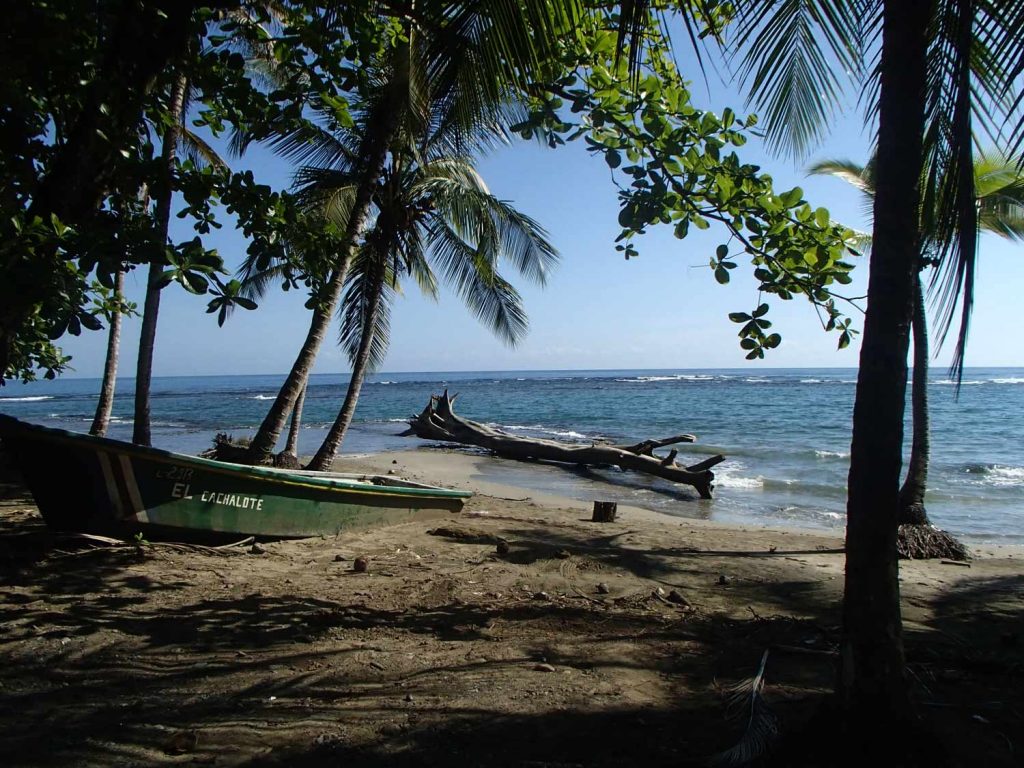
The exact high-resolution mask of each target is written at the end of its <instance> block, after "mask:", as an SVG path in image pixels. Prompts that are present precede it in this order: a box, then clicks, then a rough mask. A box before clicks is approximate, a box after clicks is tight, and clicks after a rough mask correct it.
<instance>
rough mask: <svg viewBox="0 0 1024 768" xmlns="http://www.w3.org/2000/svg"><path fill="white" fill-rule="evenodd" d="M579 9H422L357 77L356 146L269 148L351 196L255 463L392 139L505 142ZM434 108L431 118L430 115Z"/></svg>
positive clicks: (288, 406) (329, 304) (319, 337)
mask: <svg viewBox="0 0 1024 768" xmlns="http://www.w3.org/2000/svg"><path fill="white" fill-rule="evenodd" d="M578 10H579V9H578V7H577V6H576V4H575V3H573V2H566V3H543V4H540V3H525V4H519V3H515V4H512V5H511V6H507V5H504V4H491V3H487V2H482V1H474V2H466V3H462V4H455V5H452V4H446V3H441V2H428V3H425V4H423V5H422V6H421V7H420V8H419V9H418V12H417V13H415V14H410V15H409V16H406V17H405V18H404V19H403V21H402V23H403V25H404V26H405V30H406V39H405V40H404V41H403V42H400V43H398V44H396V45H394V46H393V47H391V48H389V49H387V50H386V51H385V52H384V53H383V55H382V56H381V57H380V59H379V60H378V61H375V62H369V63H368V66H367V67H366V68H364V70H363V71H362V72H361V73H360V74H361V77H362V78H363V79H362V81H361V86H360V87H359V88H358V89H357V92H358V93H359V94H360V96H361V97H362V105H361V108H360V109H359V110H358V114H357V115H356V122H357V124H358V125H359V128H360V130H359V133H358V135H359V137H360V138H359V143H358V146H355V147H345V146H342V145H340V144H339V143H338V142H337V140H336V138H335V137H331V136H328V135H327V134H326V133H325V132H316V131H314V132H312V133H310V132H309V131H308V130H303V131H301V132H299V133H291V134H284V135H278V136H275V137H274V138H272V139H271V142H270V143H271V145H272V146H274V147H275V148H276V149H277V150H278V151H280V152H281V153H282V154H284V155H285V156H286V157H289V158H290V159H292V160H294V161H297V162H299V163H300V164H304V163H307V162H309V161H310V160H319V164H321V165H324V166H327V165H330V166H332V167H335V168H336V169H339V170H345V171H346V172H347V173H348V174H349V177H350V184H349V186H347V187H346V188H345V189H346V195H347V199H346V202H345V205H346V206H347V216H346V225H345V230H344V234H343V236H342V238H341V243H340V244H339V245H338V247H337V250H336V252H335V253H334V254H332V255H331V267H330V269H329V270H328V271H327V280H326V281H325V283H324V285H323V286H322V288H321V290H320V291H319V293H318V295H317V297H316V301H315V304H316V306H315V309H314V313H313V318H312V320H311V323H310V328H309V331H308V333H307V334H306V338H305V340H304V341H303V344H302V346H301V348H300V349H299V353H298V355H297V356H296V359H295V362H294V363H293V365H292V367H291V370H290V371H289V373H288V376H287V377H286V379H285V381H284V383H283V384H282V386H281V389H280V391H279V392H278V395H277V397H276V398H275V400H274V403H273V404H272V405H271V408H270V411H269V412H268V413H267V416H266V417H265V418H264V419H263V422H262V423H261V424H260V427H259V429H258V430H257V432H256V434H255V435H254V436H253V439H252V442H251V443H250V448H249V459H250V461H251V462H252V463H254V464H266V463H270V462H271V461H272V455H273V450H274V447H275V445H276V443H277V440H278V438H279V436H280V434H281V431H282V430H283V428H284V424H285V421H286V420H287V418H288V414H289V413H291V411H292V409H293V408H294V404H295V401H296V399H297V398H298V396H299V393H300V392H301V391H302V390H303V388H304V387H305V384H306V381H307V380H308V377H309V372H310V370H311V369H312V366H313V362H314V361H315V359H316V356H317V354H318V352H319V350H320V346H321V345H322V343H323V339H324V338H325V336H326V333H327V329H328V327H329V326H330V321H331V317H332V315H333V313H334V311H335V309H336V307H337V305H338V301H339V299H340V297H341V294H342V289H343V287H344V284H345V279H346V275H347V273H348V268H349V264H350V263H351V262H352V260H353V257H354V256H355V254H356V252H357V250H358V248H359V241H360V239H361V237H362V234H363V231H364V229H365V227H366V224H367V221H368V216H369V212H370V208H371V202H372V196H373V194H374V193H375V191H376V189H377V187H378V184H379V181H380V179H381V178H382V176H383V173H384V169H385V165H386V163H387V159H388V156H389V153H390V152H391V149H392V146H393V145H394V143H395V140H396V139H397V138H398V136H399V135H400V134H401V133H402V132H403V131H404V132H405V133H406V134H407V135H422V134H423V132H424V129H423V128H422V126H423V125H424V123H423V121H424V120H426V119H431V120H435V121H437V124H438V125H439V126H444V127H445V132H446V134H447V136H448V137H449V140H450V141H452V142H454V144H453V146H455V147H457V148H458V149H460V150H462V151H465V150H474V151H475V150H476V149H479V148H482V147H486V146H489V145H492V144H494V143H497V142H500V141H502V140H503V139H504V136H505V133H504V129H503V126H506V125H511V124H514V123H515V122H519V121H520V120H521V119H522V118H523V115H524V113H523V111H522V108H521V106H520V100H521V99H522V90H521V86H523V85H524V84H525V82H526V75H527V74H529V73H535V72H537V71H538V70H539V69H540V68H541V66H542V65H543V64H550V62H551V61H552V60H553V59H554V52H555V50H556V49H557V47H558V45H559V44H560V42H561V41H562V39H564V37H565V36H567V35H572V34H574V26H573V23H574V21H575V19H576V14H577V12H578ZM428 94H429V95H428ZM428 102H429V109H430V112H429V114H428V113H425V111H424V110H425V108H427V107H428ZM323 111H324V112H328V111H329V109H327V108H325V109H324V110H323ZM418 126H419V127H418Z"/></svg>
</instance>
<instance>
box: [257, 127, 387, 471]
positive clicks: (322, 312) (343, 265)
mask: <svg viewBox="0 0 1024 768" xmlns="http://www.w3.org/2000/svg"><path fill="white" fill-rule="evenodd" d="M398 122H399V116H398V113H397V111H396V110H392V111H391V112H389V114H388V115H387V117H386V118H385V120H384V121H383V125H382V126H381V128H382V130H380V131H378V132H377V133H376V134H375V139H376V141H375V144H374V146H373V148H372V153H371V156H370V160H369V162H368V163H367V164H366V166H365V168H364V170H363V173H362V175H361V177H360V179H359V184H358V186H357V188H356V195H355V200H354V201H353V203H352V213H351V215H350V217H349V221H348V226H347V227H346V230H345V241H344V244H343V245H342V247H341V248H340V249H339V257H338V261H337V263H336V266H335V268H334V273H333V275H332V276H331V280H330V282H329V283H328V285H327V292H326V295H325V296H324V298H323V300H322V301H321V302H320V304H319V305H318V306H317V308H316V309H315V310H314V311H313V319H312V322H311V323H310V326H309V332H308V333H307V334H306V340H305V341H304V342H303V344H302V348H301V349H300V350H299V354H298V356H297V357H296V358H295V363H294V364H293V365H292V369H291V371H290V372H289V373H288V377H287V378H286V379H285V381H284V384H282V385H281V390H280V391H279V392H278V393H277V398H275V400H274V404H273V405H272V406H271V407H270V412H269V413H267V416H266V418H264V419H263V423H262V424H260V428H259V430H257V432H256V435H255V436H254V437H253V439H252V442H251V443H250V445H249V461H250V462H251V463H253V464H270V463H272V461H273V454H274V447H275V446H276V445H277V440H278V438H279V437H280V436H281V431H282V430H283V429H284V424H285V421H286V420H287V419H288V414H289V413H291V412H292V409H293V408H294V407H295V401H296V400H297V399H298V397H299V393H300V392H302V391H303V390H304V389H305V386H306V381H307V380H308V379H309V374H310V371H311V370H312V368H313V363H314V361H315V360H316V356H317V353H318V352H319V351H320V346H321V345H322V344H323V340H324V336H325V335H326V333H327V328H328V327H329V326H330V324H331V317H332V316H333V315H334V310H335V308H336V307H337V306H338V300H339V299H340V297H341V289H342V286H343V285H344V283H345V275H346V273H347V272H348V265H349V264H350V263H351V261H352V256H353V254H354V253H355V249H356V245H357V241H358V239H359V237H360V236H361V235H362V232H363V229H364V227H365V226H366V221H367V218H368V216H369V213H370V201H371V199H372V197H373V192H374V190H375V189H376V187H377V183H378V180H379V179H380V175H381V173H382V171H383V169H384V163H385V162H386V161H387V155H388V149H389V147H390V145H391V141H392V139H393V137H394V135H395V132H396V131H397V129H398Z"/></svg>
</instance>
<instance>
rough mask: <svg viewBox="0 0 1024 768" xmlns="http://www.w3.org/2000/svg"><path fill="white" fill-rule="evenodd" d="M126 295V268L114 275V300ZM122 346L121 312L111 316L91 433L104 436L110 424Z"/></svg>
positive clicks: (119, 299)
mask: <svg viewBox="0 0 1024 768" xmlns="http://www.w3.org/2000/svg"><path fill="white" fill-rule="evenodd" d="M123 295H124V270H122V269H119V270H117V274H116V275H115V277H114V301H116V302H120V301H121V297H122V296H123ZM120 347H121V313H120V312H114V313H113V314H112V315H111V316H110V329H109V331H108V335H107V359H106V362H105V363H104V365H103V384H102V385H101V386H100V400H99V402H98V403H97V404H96V416H95V418H93V420H92V426H91V427H90V428H89V434H90V435H96V436H98V437H103V436H104V435H106V434H107V429H108V428H109V426H110V414H111V412H112V411H113V410H114V386H115V383H116V381H117V356H118V352H119V350H120Z"/></svg>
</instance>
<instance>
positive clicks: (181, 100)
mask: <svg viewBox="0 0 1024 768" xmlns="http://www.w3.org/2000/svg"><path fill="white" fill-rule="evenodd" d="M187 90H188V80H187V79H186V77H185V76H184V75H178V77H177V79H175V81H174V87H173V88H172V89H171V102H170V104H169V105H168V111H169V112H170V125H169V126H168V127H167V132H166V133H165V134H164V143H163V147H162V148H161V151H160V170H161V173H162V175H163V179H161V183H160V188H159V189H158V190H157V198H156V213H155V218H156V237H157V240H158V242H159V243H160V245H161V247H163V246H166V245H167V234H168V230H169V229H170V223H171V200H172V198H173V197H174V185H173V178H174V163H175V159H176V157H177V154H178V139H179V137H180V136H181V121H182V118H183V117H184V114H183V113H184V110H185V93H186V91H187ZM163 271H164V262H163V260H162V259H154V260H153V261H151V262H150V264H149V274H148V278H147V281H146V301H145V304H144V305H143V309H142V330H141V331H140V333H139V359H138V363H137V367H136V373H135V426H134V429H133V430H132V442H134V443H137V444H138V445H151V444H152V435H151V431H150V386H151V384H152V380H153V350H154V348H155V347H156V323H157V319H158V317H159V314H160V284H159V280H160V275H161V274H163Z"/></svg>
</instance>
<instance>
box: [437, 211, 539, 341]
mask: <svg viewBox="0 0 1024 768" xmlns="http://www.w3.org/2000/svg"><path fill="white" fill-rule="evenodd" d="M429 239H430V242H431V251H430V253H431V259H432V260H433V261H434V262H435V263H437V264H438V266H439V267H440V269H441V271H442V275H443V277H444V278H445V280H446V281H447V282H448V283H449V284H450V285H451V286H452V288H453V289H454V290H455V292H456V293H457V294H458V295H459V297H460V298H461V299H462V301H463V303H465V305H466V307H467V308H468V309H469V310H470V312H472V313H473V314H474V315H475V316H476V317H477V319H479V320H480V321H481V322H482V323H484V324H485V325H486V326H487V327H488V328H490V329H491V330H492V331H493V332H494V333H495V334H496V335H497V336H498V338H500V339H501V340H502V341H503V342H505V343H506V344H508V345H509V346H515V345H516V344H517V343H518V342H519V340H520V339H521V338H523V337H524V336H525V335H526V332H527V330H528V328H529V321H528V319H527V317H526V311H525V309H524V308H523V305H522V298H521V297H520V295H519V293H518V292H517V291H516V289H515V288H514V287H513V286H512V285H511V283H509V282H508V281H507V280H505V279H504V278H502V277H501V275H499V274H498V273H497V272H496V271H495V270H494V267H493V264H492V263H491V262H490V261H489V259H488V258H487V257H486V256H485V255H484V254H482V253H481V251H480V250H479V249H477V248H474V247H472V246H470V245H469V244H468V243H466V242H465V241H464V240H463V239H462V238H461V237H459V235H458V234H457V233H456V232H455V231H454V230H453V229H452V228H451V227H450V226H449V225H448V223H447V222H445V221H442V220H436V221H434V222H433V223H432V226H431V228H430V235H429Z"/></svg>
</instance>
